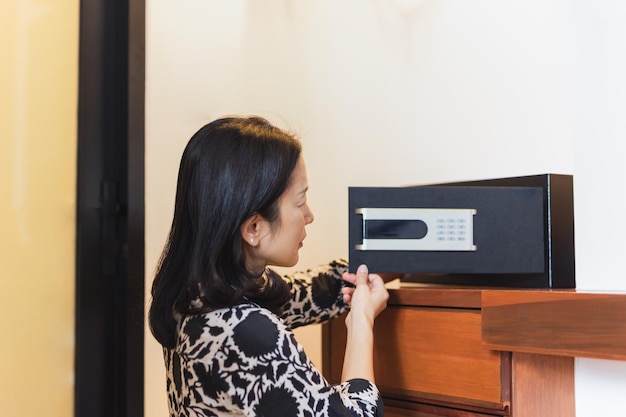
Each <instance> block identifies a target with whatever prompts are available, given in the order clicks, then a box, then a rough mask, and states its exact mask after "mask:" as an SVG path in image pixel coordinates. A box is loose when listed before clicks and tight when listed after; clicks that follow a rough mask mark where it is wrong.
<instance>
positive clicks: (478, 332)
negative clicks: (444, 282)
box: [323, 286, 574, 417]
mask: <svg viewBox="0 0 626 417" xmlns="http://www.w3.org/2000/svg"><path fill="white" fill-rule="evenodd" d="M481 299H482V290H480V289H461V288H459V289H442V288H431V287H419V286H416V287H411V288H400V289H394V290H390V300H389V305H388V307H387V309H386V310H385V311H384V312H383V313H381V315H380V316H379V317H378V318H377V320H376V324H375V329H374V332H375V347H374V368H375V375H376V384H377V386H378V387H379V389H380V390H381V392H382V394H383V397H384V402H385V415H386V416H391V417H479V416H483V417H484V416H513V417H543V416H545V417H548V416H550V417H555V416H564V417H572V416H574V379H573V377H574V374H573V367H574V360H573V358H571V357H560V356H549V355H538V354H533V353H517V352H515V353H514V352H510V351H500V350H491V349H488V348H485V347H484V346H483V343H482V320H481ZM345 340H346V333H345V324H344V320H343V318H338V319H335V320H333V321H331V322H330V323H327V324H325V325H324V330H323V361H324V373H325V375H326V377H327V378H328V379H329V381H331V382H333V383H338V382H340V378H341V369H342V365H343V354H344V348H345Z"/></svg>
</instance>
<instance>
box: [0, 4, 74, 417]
mask: <svg viewBox="0 0 626 417" xmlns="http://www.w3.org/2000/svg"><path fill="white" fill-rule="evenodd" d="M78 4H79V1H78V0H38V1H37V2H33V1H28V0H2V5H1V6H0V11H1V13H0V51H2V65H0V92H1V93H0V178H1V181H0V187H1V192H0V230H1V232H0V257H1V258H2V264H1V265H2V272H1V274H2V276H1V279H0V285H1V289H0V332H1V333H0V334H2V342H1V343H0V358H1V359H0V363H1V369H2V371H1V374H2V377H1V378H0V415H1V416H20V417H29V416H47V417H57V416H58V417H67V416H71V415H73V356H74V230H75V226H74V224H75V215H74V213H75V179H76V178H75V177H76V169H75V166H76V163H75V153H76V124H77V118H76V110H77V84H78V67H77V65H78V10H79V9H78Z"/></svg>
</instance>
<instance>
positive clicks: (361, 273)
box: [355, 265, 368, 285]
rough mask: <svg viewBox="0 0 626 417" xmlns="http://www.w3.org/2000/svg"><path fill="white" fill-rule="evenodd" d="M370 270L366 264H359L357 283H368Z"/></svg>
mask: <svg viewBox="0 0 626 417" xmlns="http://www.w3.org/2000/svg"><path fill="white" fill-rule="evenodd" d="M367 276H368V270H367V266H366V265H359V267H358V268H357V270H356V282H355V284H356V285H359V284H367Z"/></svg>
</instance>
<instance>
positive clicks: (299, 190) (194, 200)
mask: <svg viewBox="0 0 626 417" xmlns="http://www.w3.org/2000/svg"><path fill="white" fill-rule="evenodd" d="M307 189H308V183H307V175H306V168H305V165H304V160H303V159H302V156H301V145H300V143H299V142H298V140H297V139H296V138H295V137H294V136H293V135H291V134H289V133H287V132H285V131H283V130H281V129H279V128H277V127H274V126H272V125H271V124H270V123H268V122H267V121H266V120H264V119H262V118H259V117H249V118H239V117H228V118H223V119H218V120H216V121H214V122H212V123H209V124H208V125H206V126H204V127H203V128H201V129H200V130H199V131H198V132H197V133H196V134H195V135H194V136H193V137H192V138H191V140H190V141H189V143H188V145H187V147H186V149H185V151H184V153H183V156H182V160H181V163H180V169H179V176H178V185H177V191H176V204H175V210H174V219H173V222H172V227H171V230H170V234H169V237H168V240H167V244H166V245H165V249H164V251H163V254H162V256H161V260H160V262H159V266H158V269H157V273H156V277H155V280H154V284H153V287H152V298H153V300H152V305H151V308H150V327H151V330H152V333H153V334H154V336H155V337H156V339H157V340H158V341H159V342H160V343H161V344H162V345H163V348H164V357H165V365H166V369H167V390H168V403H169V409H170V415H172V416H222V415H229V416H232V415H246V416H283V417H288V416H335V415H337V416H338V415H341V416H344V415H357V416H374V415H378V416H381V415H382V402H381V399H380V394H379V392H378V389H377V388H376V386H375V385H374V372H373V360H372V350H373V331H372V327H373V323H374V319H375V317H376V316H377V315H378V313H380V312H381V311H382V310H383V309H384V308H385V306H386V302H387V298H388V294H387V290H386V289H385V286H384V282H383V281H382V279H381V277H380V276H378V275H373V274H368V271H367V268H366V267H365V266H364V265H362V266H360V267H359V268H358V271H357V273H356V274H350V273H347V264H346V263H345V262H344V261H334V262H331V263H330V264H329V265H325V266H322V267H320V268H318V269H315V270H309V271H307V272H306V273H301V274H294V275H292V276H288V277H281V276H279V275H278V274H277V273H276V272H274V271H272V270H271V269H269V268H268V266H270V265H274V266H283V267H291V266H294V265H295V264H296V263H297V261H298V251H299V249H300V248H301V247H302V242H303V240H304V238H305V236H306V232H305V226H307V225H308V224H310V223H311V222H312V221H313V213H312V212H311V210H310V208H309V206H308V205H307V199H306V192H307ZM346 283H347V285H345V284H346ZM348 307H350V313H349V314H348V315H347V318H346V326H347V334H348V339H347V346H346V352H345V360H344V368H343V373H342V378H343V381H344V382H343V383H341V384H340V385H330V384H329V383H328V382H327V381H326V380H325V379H324V378H323V376H322V375H321V373H320V372H319V371H318V370H317V369H316V368H315V366H314V365H313V364H312V363H311V362H310V360H309V359H308V358H307V356H306V354H305V353H304V352H303V350H302V347H301V346H300V345H299V344H298V343H297V342H296V340H295V338H294V335H293V333H292V330H291V329H293V328H295V327H297V326H301V325H305V324H309V323H317V322H321V321H324V320H327V319H329V318H331V317H335V316H337V315H339V314H341V313H342V312H343V311H345V310H347V309H348Z"/></svg>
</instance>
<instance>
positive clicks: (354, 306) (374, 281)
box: [341, 265, 389, 325]
mask: <svg viewBox="0 0 626 417" xmlns="http://www.w3.org/2000/svg"><path fill="white" fill-rule="evenodd" d="M343 279H344V280H345V281H346V282H349V283H351V284H354V287H344V288H342V290H341V292H342V294H343V299H344V301H345V302H346V303H348V304H349V305H350V314H348V317H347V318H346V323H347V324H348V323H349V321H351V320H352V318H353V317H354V316H359V317H363V318H365V319H366V320H367V321H368V322H369V324H370V325H373V324H374V319H375V318H376V316H378V314H379V313H380V312H381V311H383V310H384V309H385V307H387V300H388V299H389V293H388V292H387V288H386V287H385V283H384V281H383V279H382V278H381V277H380V276H379V275H377V274H369V273H368V269H367V266H366V265H360V266H359V268H358V269H357V272H356V274H352V273H348V272H346V273H344V274H343ZM351 316H352V317H351Z"/></svg>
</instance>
